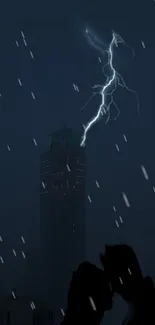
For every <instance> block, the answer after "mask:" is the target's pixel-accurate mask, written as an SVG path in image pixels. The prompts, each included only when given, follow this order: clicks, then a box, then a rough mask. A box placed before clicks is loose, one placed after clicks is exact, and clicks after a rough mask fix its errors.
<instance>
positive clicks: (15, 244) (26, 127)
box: [0, 0, 155, 292]
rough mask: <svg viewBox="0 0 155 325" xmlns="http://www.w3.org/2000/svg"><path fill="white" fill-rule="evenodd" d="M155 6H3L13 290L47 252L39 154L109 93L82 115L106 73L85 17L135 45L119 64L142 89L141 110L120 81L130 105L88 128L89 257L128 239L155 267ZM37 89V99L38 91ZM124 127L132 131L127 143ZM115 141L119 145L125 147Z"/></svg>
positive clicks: (5, 275)
mask: <svg viewBox="0 0 155 325" xmlns="http://www.w3.org/2000/svg"><path fill="white" fill-rule="evenodd" d="M154 14H155V3H154V2H153V0H150V1H149V2H148V1H144V2H143V3H142V2H141V1H139V0H137V1H136V4H135V1H133V0H131V1H128V2H127V1H126V2H125V1H120V0H119V1H114V0H111V1H110V0H106V1H98V0H94V1H90V0H89V1H84V0H83V1H73V0H70V1H69V0H68V1H57V2H51V1H44V2H43V3H42V2H41V1H40V2H39V3H38V1H36V0H34V1H33V3H31V1H25V3H24V2H21V1H13V2H11V1H10V3H8V4H5V7H3V5H1V10H0V27H1V28H0V39H1V50H0V93H1V98H0V148H1V159H0V179H1V187H0V197H1V203H0V215H1V218H0V235H1V236H2V237H3V239H4V242H3V243H2V245H3V247H2V248H1V251H2V252H1V255H2V256H3V257H4V260H5V264H4V265H3V269H4V270H2V268H1V277H2V283H5V284H6V287H5V285H3V286H4V289H5V290H7V291H8V292H9V290H11V288H12V286H16V285H17V283H18V282H19V281H20V282H23V272H25V271H24V270H25V267H27V270H28V269H29V266H28V264H29V263H31V258H32V256H33V255H37V254H38V249H39V234H40V228H39V222H40V221H39V191H40V184H39V181H40V179H39V168H40V166H39V164H40V160H39V156H40V154H41V153H42V152H43V151H44V150H46V149H47V145H48V142H47V135H48V133H51V132H53V131H55V130H57V129H58V128H60V127H62V125H63V123H66V124H67V125H68V126H71V127H72V128H75V129H77V130H81V132H82V124H85V123H86V122H87V121H88V119H89V118H90V117H91V116H92V115H93V114H94V113H95V112H96V109H97V105H98V103H99V100H100V98H99V97H98V98H97V99H95V100H92V102H90V104H89V105H88V107H87V108H86V109H85V111H84V112H83V113H81V111H80V110H81V107H82V106H83V105H84V103H85V102H86V101H87V99H88V98H89V96H90V95H91V88H90V85H91V86H92V85H93V84H95V83H102V81H103V79H102V78H103V75H102V74H101V69H100V68H101V66H100V65H99V62H98V53H97V52H95V51H94V50H93V49H92V48H91V47H90V46H89V44H88V43H87V42H86V40H85V38H84V35H83V30H84V26H85V24H88V25H89V26H90V27H91V28H93V29H94V30H95V32H96V33H97V34H99V36H100V37H101V38H102V39H103V41H104V42H105V44H107V45H108V44H109V42H110V40H111V36H112V35H111V30H112V29H113V30H115V31H116V32H117V33H119V34H120V35H121V37H122V38H123V39H124V40H125V42H126V43H127V44H129V45H130V46H131V47H132V48H134V50H135V54H136V55H135V58H134V60H132V52H131V51H130V49H128V48H124V47H123V46H122V48H121V47H120V48H119V49H118V51H117V53H116V60H115V66H116V68H117V69H118V70H119V72H120V73H121V74H122V75H123V77H124V79H125V81H126V83H127V84H128V85H129V87H130V88H132V89H134V90H135V91H137V93H138V95H139V101H140V117H139V118H138V117H137V114H136V99H135V97H134V96H133V95H132V94H131V93H127V92H126V91H125V90H121V89H120V90H119V91H118V94H117V97H116V98H117V102H118V103H119V105H120V106H119V107H120V111H121V114H120V116H119V118H118V119H117V120H116V121H115V122H113V121H112V122H109V123H108V124H107V125H105V124H104V120H103V121H102V120H101V121H100V122H99V123H98V124H96V125H95V126H94V128H93V129H92V130H91V131H90V133H89V135H88V141H87V143H86V153H87V165H88V171H87V193H88V195H91V197H92V203H91V204H90V203H89V202H87V229H86V237H87V257H88V258H89V260H91V261H93V262H95V263H98V252H99V251H100V250H101V249H102V247H104V244H105V243H116V242H120V241H125V242H126V243H129V244H131V245H132V246H133V247H134V248H135V250H136V252H137V253H138V256H139V259H140V262H141V265H142V267H143V270H144V272H145V273H148V274H150V275H154V274H155V262H154V260H153V254H154V252H155V221H154V215H155V203H154V202H155V196H154V195H155V193H154V192H153V189H152V186H153V185H154V183H155V171H154V166H155V154H154V139H155V128H154V124H155V113H154V107H155V100H154V73H155V61H154V58H155V42H154V38H155V37H154V36H155V35H154V31H155V20H154ZM21 30H23V32H24V34H25V37H26V41H27V47H25V45H24V43H23V40H22V36H21V33H20V31H21ZM16 40H17V41H18V42H19V47H17V46H16V43H15V41H16ZM141 41H144V43H145V45H146V48H145V49H143V47H142V44H141ZM29 50H31V51H32V52H33V54H34V58H35V59H34V60H32V58H31V56H30V53H29ZM18 77H19V78H20V79H21V81H22V87H20V86H19V83H18ZM73 83H75V84H77V85H78V87H79V90H80V91H79V93H77V92H75V91H74V90H73V86H72V84H73ZM31 91H33V92H34V94H35V96H36V100H33V99H32V96H31ZM123 134H126V136H127V138H128V142H127V143H125V142H124V140H123ZM33 138H35V139H36V141H37V143H38V146H37V147H36V146H35V145H34V143H33ZM115 143H117V144H118V145H119V147H120V152H117V151H116V149H115ZM7 145H9V146H10V149H11V150H10V151H8V149H7ZM142 164H143V165H144V166H145V168H146V170H147V172H148V174H149V180H148V181H146V180H145V179H144V176H143V174H142V172H141V169H140V165H142ZM95 180H97V181H98V182H99V184H100V189H98V188H97V187H96V185H95ZM121 192H126V193H127V195H128V197H129V200H130V202H131V208H130V209H127V208H126V206H125V205H124V202H123V200H122V197H121ZM113 205H115V206H116V209H117V212H116V214H117V216H118V215H121V216H122V218H123V220H124V224H123V225H122V226H121V227H120V228H119V229H118V228H117V227H116V225H115V215H114V212H113V209H112V206H113ZM21 235H23V236H24V238H25V240H26V248H25V251H26V252H28V255H29V258H30V262H28V261H26V263H27V264H26V265H27V266H26V265H24V264H23V263H24V262H25V261H23V259H22V256H21V257H18V258H17V260H16V261H15V259H14V256H12V251H11V250H12V248H15V249H16V250H17V251H19V252H20V236H21ZM19 256H20V255H19ZM12 268H13V270H12ZM10 269H11V270H12V271H11V272H10ZM24 274H25V273H24ZM34 278H35V276H34ZM17 279H18V281H17ZM19 279H20V280H19ZM28 279H29V277H28ZM28 279H27V281H29V280H28Z"/></svg>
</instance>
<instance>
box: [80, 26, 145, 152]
mask: <svg viewBox="0 0 155 325" xmlns="http://www.w3.org/2000/svg"><path fill="white" fill-rule="evenodd" d="M85 33H86V37H87V39H88V41H89V43H90V44H91V45H92V46H93V47H94V48H95V49H96V50H99V51H100V52H101V53H102V55H103V54H104V53H105V52H106V53H107V55H108V58H107V63H106V64H105V65H104V66H103V73H104V75H105V77H106V82H105V84H104V85H94V86H93V89H99V91H95V92H94V93H93V94H92V95H91V97H90V98H89V100H88V101H87V102H86V104H85V106H84V107H83V108H85V107H86V106H87V104H88V102H89V101H90V100H91V99H92V97H93V96H95V95H96V94H100V95H101V103H100V105H99V108H98V110H97V113H96V115H95V116H94V117H93V118H92V119H91V120H90V121H89V122H88V123H87V125H86V126H84V132H83V136H82V139H81V144H80V146H81V147H84V146H85V143H86V139H87V133H88V131H89V130H90V128H91V127H92V126H93V125H94V124H95V123H96V122H97V121H98V120H100V118H101V117H103V116H106V122H105V123H107V122H108V121H109V119H110V117H111V116H110V109H111V106H112V105H114V106H115V107H116V109H117V115H116V117H115V118H114V119H115V120H116V119H117V117H118V116H119V114H120V110H119V108H118V106H117V104H116V103H115V102H114V99H113V93H114V92H115V90H116V89H117V87H122V88H125V89H126V90H128V91H131V92H133V93H134V94H135V95H136V97H137V102H138V105H137V109H139V100H138V95H137V93H136V92H135V91H134V90H132V89H130V88H128V87H127V86H126V84H125V82H124V80H123V78H122V76H121V75H120V74H119V73H118V72H117V71H116V70H115V68H114V67H113V56H114V53H113V49H114V46H115V47H118V44H119V43H123V44H125V42H124V40H123V39H122V38H121V36H120V35H118V34H116V33H115V32H114V31H113V32H112V40H111V43H110V45H109V47H108V49H107V50H105V51H104V50H103V48H102V46H101V42H100V41H99V43H100V44H99V45H98V44H97V43H98V39H97V37H96V36H95V35H93V34H92V32H90V31H89V30H88V29H86V31H85ZM96 42H97V43H96ZM127 46H128V45H127ZM105 67H108V68H109V70H110V72H109V75H107V74H105V71H104V70H105ZM107 96H110V101H109V104H106V99H107Z"/></svg>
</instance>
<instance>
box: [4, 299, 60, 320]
mask: <svg viewBox="0 0 155 325" xmlns="http://www.w3.org/2000/svg"><path fill="white" fill-rule="evenodd" d="M53 323H54V319H53V312H52V310H50V308H49V306H47V305H46V304H45V303H44V302H42V301H38V300H33V301H32V297H20V296H19V297H16V298H15V299H14V298H13V297H11V296H10V297H6V296H3V297H2V296H1V297H0V324H1V325H53Z"/></svg>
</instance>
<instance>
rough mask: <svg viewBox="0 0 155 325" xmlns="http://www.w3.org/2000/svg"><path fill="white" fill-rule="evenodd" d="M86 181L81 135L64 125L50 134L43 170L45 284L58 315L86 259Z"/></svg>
mask: <svg viewBox="0 0 155 325" xmlns="http://www.w3.org/2000/svg"><path fill="white" fill-rule="evenodd" d="M85 181H86V161H85V151H84V149H83V148H81V147H80V137H79V136H78V135H77V134H75V133H74V132H73V131H72V130H71V129H69V128H65V127H64V128H63V129H62V130H60V131H58V132H55V133H53V134H52V135H50V136H49V151H47V152H45V153H44V154H43V155H42V156H41V170H40V184H41V187H40V216H41V222H40V229H41V233H40V238H41V255H42V274H43V277H42V284H43V287H44V294H45V296H47V299H48V300H50V301H51V304H52V308H54V310H55V313H56V315H59V314H61V308H62V309H63V308H64V309H65V306H66V301H67V292H68V286H69V282H70V280H71V277H72V272H73V270H74V269H75V268H76V267H77V266H78V264H79V263H80V262H82V261H83V260H85ZM57 322H58V320H57Z"/></svg>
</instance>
